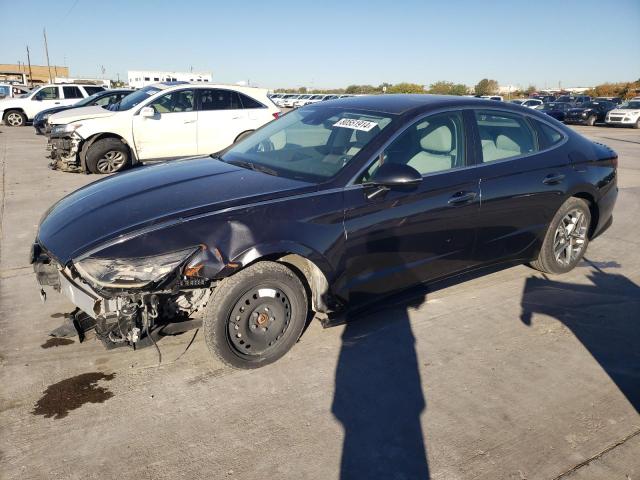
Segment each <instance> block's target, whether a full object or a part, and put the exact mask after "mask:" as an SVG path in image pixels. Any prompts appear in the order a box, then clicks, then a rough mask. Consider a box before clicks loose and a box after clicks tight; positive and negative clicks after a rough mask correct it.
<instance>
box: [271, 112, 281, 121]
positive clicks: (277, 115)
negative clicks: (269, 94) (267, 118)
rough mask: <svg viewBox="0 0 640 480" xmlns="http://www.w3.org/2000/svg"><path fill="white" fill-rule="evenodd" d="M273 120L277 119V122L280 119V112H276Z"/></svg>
mask: <svg viewBox="0 0 640 480" xmlns="http://www.w3.org/2000/svg"><path fill="white" fill-rule="evenodd" d="M273 118H275V119H276V120H277V119H279V118H280V112H274V113H273Z"/></svg>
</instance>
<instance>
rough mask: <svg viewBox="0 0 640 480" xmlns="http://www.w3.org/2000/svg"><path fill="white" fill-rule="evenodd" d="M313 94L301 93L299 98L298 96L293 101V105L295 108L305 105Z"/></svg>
mask: <svg viewBox="0 0 640 480" xmlns="http://www.w3.org/2000/svg"><path fill="white" fill-rule="evenodd" d="M312 96H313V95H311V94H309V93H307V94H305V95H300V96H299V97H298V98H296V99H295V100H294V101H293V107H294V108H299V107H303V106H305V105H306V104H307V100H309V99H310V98H311V97H312Z"/></svg>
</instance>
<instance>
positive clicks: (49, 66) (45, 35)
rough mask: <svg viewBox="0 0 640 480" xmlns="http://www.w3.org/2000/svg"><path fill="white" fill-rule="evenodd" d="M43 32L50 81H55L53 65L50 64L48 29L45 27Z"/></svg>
mask: <svg viewBox="0 0 640 480" xmlns="http://www.w3.org/2000/svg"><path fill="white" fill-rule="evenodd" d="M42 34H43V35H44V51H45V53H46V54H47V68H48V69H49V83H53V78H51V65H50V64H49V46H48V45H47V31H46V30H45V29H44V28H43V29H42Z"/></svg>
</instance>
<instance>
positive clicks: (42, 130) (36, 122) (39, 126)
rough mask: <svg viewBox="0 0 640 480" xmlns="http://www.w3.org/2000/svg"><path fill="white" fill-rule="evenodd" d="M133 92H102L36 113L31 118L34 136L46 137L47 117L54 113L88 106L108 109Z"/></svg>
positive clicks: (117, 90)
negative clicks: (34, 131) (34, 130)
mask: <svg viewBox="0 0 640 480" xmlns="http://www.w3.org/2000/svg"><path fill="white" fill-rule="evenodd" d="M131 92H133V90H132V89H125V88H122V89H114V90H104V91H102V92H98V93H94V94H93V95H91V96H90V97H87V98H84V99H82V100H80V101H79V102H76V103H74V104H73V105H68V106H60V107H54V108H49V109H47V110H43V111H41V112H40V113H37V114H36V116H35V117H33V127H34V128H35V129H36V134H38V135H46V134H48V133H49V132H50V130H51V127H50V126H49V122H48V120H49V117H50V116H51V115H53V114H54V113H58V112H63V111H65V110H70V109H73V108H81V107H89V106H98V107H104V108H106V107H108V106H110V105H113V104H114V103H118V102H119V101H120V100H122V99H123V98H124V97H126V96H127V95H129V94H130V93H131Z"/></svg>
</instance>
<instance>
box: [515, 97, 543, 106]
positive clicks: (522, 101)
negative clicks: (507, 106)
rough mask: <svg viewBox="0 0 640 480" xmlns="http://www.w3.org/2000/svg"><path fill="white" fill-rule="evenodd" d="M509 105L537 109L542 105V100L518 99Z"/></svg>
mask: <svg viewBox="0 0 640 480" xmlns="http://www.w3.org/2000/svg"><path fill="white" fill-rule="evenodd" d="M510 103H515V104H516V105H520V106H521V107H527V108H537V107H540V106H542V105H543V104H544V102H543V101H542V100H539V99H537V98H518V99H516V100H511V102H510Z"/></svg>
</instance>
